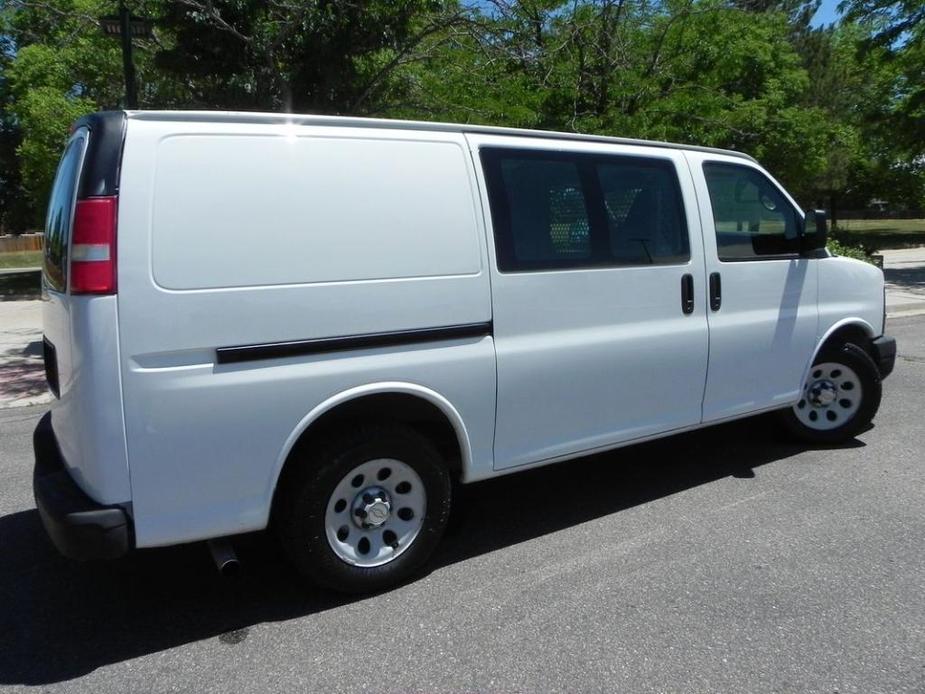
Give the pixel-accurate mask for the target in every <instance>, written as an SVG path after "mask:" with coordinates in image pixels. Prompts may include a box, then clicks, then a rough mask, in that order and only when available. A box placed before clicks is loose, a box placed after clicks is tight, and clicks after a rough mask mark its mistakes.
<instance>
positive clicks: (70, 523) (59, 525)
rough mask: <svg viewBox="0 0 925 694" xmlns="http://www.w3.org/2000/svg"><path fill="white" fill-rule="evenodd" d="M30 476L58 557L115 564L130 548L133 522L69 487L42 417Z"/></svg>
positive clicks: (72, 485)
mask: <svg viewBox="0 0 925 694" xmlns="http://www.w3.org/2000/svg"><path fill="white" fill-rule="evenodd" d="M32 446H33V448H34V450H35V470H34V472H33V476H32V491H33V493H34V494H35V505H36V506H37V507H38V511H39V516H41V518H42V525H44V526H45V531H46V532H47V533H48V536H49V537H50V538H51V541H52V542H53V543H54V545H55V547H56V548H57V549H58V551H59V552H61V554H63V555H64V556H66V557H70V558H71V559H81V560H85V559H115V558H116V557H120V556H122V555H123V554H126V553H127V552H128V551H129V550H130V549H131V548H132V544H133V532H132V521H131V519H130V518H129V516H128V514H127V513H126V512H125V509H123V508H121V507H119V506H104V505H102V504H98V503H97V502H95V501H94V500H93V499H91V498H90V497H89V496H87V495H86V494H85V493H84V492H83V490H82V489H80V487H78V486H77V483H76V482H74V480H73V478H72V477H71V475H70V473H69V472H68V471H67V467H66V466H65V464H64V459H63V458H62V457H61V451H60V450H59V448H58V442H57V440H56V439H55V433H54V431H53V430H52V427H51V413H50V412H49V413H47V414H46V415H45V416H44V417H42V419H41V420H39V423H38V426H37V427H36V428H35V433H34V434H33V435H32Z"/></svg>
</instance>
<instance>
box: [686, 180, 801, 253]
mask: <svg viewBox="0 0 925 694" xmlns="http://www.w3.org/2000/svg"><path fill="white" fill-rule="evenodd" d="M703 168H704V174H705V176H706V179H707V188H708V189H709V191H710V202H711V205H712V207H713V222H714V225H715V227H716V247H717V252H718V254H719V259H720V260H749V259H754V258H760V257H763V256H775V255H793V254H796V253H798V251H799V238H798V229H799V226H798V225H799V217H798V215H797V211H796V209H795V208H794V207H793V205H791V204H790V202H789V201H788V200H787V199H786V198H785V197H784V196H783V195H782V194H781V192H780V191H779V190H778V188H777V186H775V185H774V184H773V183H772V182H771V181H770V179H768V178H767V176H764V175H763V174H762V173H761V172H760V171H756V170H755V169H752V168H750V167H747V166H737V165H735V164H717V163H710V164H704V167H703Z"/></svg>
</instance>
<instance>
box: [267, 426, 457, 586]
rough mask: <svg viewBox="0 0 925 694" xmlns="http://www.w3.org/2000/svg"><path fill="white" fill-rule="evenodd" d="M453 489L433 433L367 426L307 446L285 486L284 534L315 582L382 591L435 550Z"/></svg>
mask: <svg viewBox="0 0 925 694" xmlns="http://www.w3.org/2000/svg"><path fill="white" fill-rule="evenodd" d="M450 489H451V485H450V477H449V473H448V472H447V468H446V465H445V464H444V461H443V460H442V459H441V456H440V454H439V453H438V452H437V450H436V448H434V446H433V445H432V444H431V442H430V441H429V440H428V439H426V438H425V437H423V436H422V435H421V434H419V433H418V432H417V431H415V430H414V429H412V428H410V427H406V426H402V425H376V426H364V427H361V428H358V429H355V430H352V431H344V432H341V433H340V434H338V435H335V436H334V437H332V438H330V439H329V440H328V441H327V443H326V444H324V445H323V446H321V447H318V448H316V449H314V450H311V451H307V452H306V454H305V460H303V461H300V467H299V468H298V469H297V470H296V471H295V473H294V474H292V475H291V476H290V477H289V478H288V479H287V480H286V482H285V487H284V488H283V489H282V490H281V496H280V498H279V509H278V514H277V520H276V527H277V532H278V533H279V535H280V538H281V540H282V544H283V546H284V548H285V550H286V552H287V554H288V555H289V557H290V558H291V559H292V561H293V562H294V563H295V565H296V567H297V568H298V569H299V571H300V572H301V573H302V574H303V575H305V576H306V577H308V578H309V579H311V580H312V581H313V582H315V583H317V584H320V585H322V586H325V587H327V588H331V589H333V590H338V591H342V592H347V593H364V592H370V591H376V590H381V589H383V588H387V587H389V586H391V585H394V584H396V583H398V582H400V581H402V580H404V579H406V578H408V577H409V576H410V575H411V574H413V573H414V572H415V571H416V570H417V569H419V568H420V567H421V565H422V564H423V563H424V562H426V561H427V559H428V558H429V557H430V555H431V554H432V553H433V550H434V548H435V547H436V546H437V543H438V542H439V540H440V537H441V536H442V535H443V530H444V528H445V527H446V522H447V518H448V516H449V510H450V495H451V492H450Z"/></svg>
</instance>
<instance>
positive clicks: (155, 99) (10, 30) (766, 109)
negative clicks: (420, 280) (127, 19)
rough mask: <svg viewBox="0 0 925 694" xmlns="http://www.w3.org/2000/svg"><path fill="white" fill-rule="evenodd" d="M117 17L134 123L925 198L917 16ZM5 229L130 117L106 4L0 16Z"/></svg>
mask: <svg viewBox="0 0 925 694" xmlns="http://www.w3.org/2000/svg"><path fill="white" fill-rule="evenodd" d="M818 1H819V0H568V1H563V0H519V1H515V0H488V1H486V0H483V1H481V2H478V3H475V2H473V3H466V2H457V1H456V0H367V1H365V2H358V1H352V0H342V1H338V2H335V1H334V0H304V1H299V2H296V1H295V0H126V2H127V4H128V5H129V7H130V8H131V10H132V12H133V13H134V14H135V15H137V16H141V17H145V18H147V19H149V20H150V21H151V22H153V24H154V27H155V31H154V38H153V39H148V40H137V39H136V40H135V42H134V48H135V51H134V53H135V63H136V66H137V71H138V80H139V84H140V99H141V102H142V104H141V105H142V107H144V108H224V109H262V110H282V111H294V112H311V113H331V114H356V115H383V116H395V117H407V118H419V119H441V120H451V121H462V122H482V123H492V124H497V125H510V126H520V127H531V128H546V129H559V130H568V131H580V132H591V133H603V134H613V135H623V136H630V137H642V138H654V139H664V140H674V141H682V142H692V143H697V144H704V145H715V146H722V147H732V148H736V149H740V150H744V151H746V152H749V153H751V154H753V155H755V156H756V157H758V158H759V159H760V160H761V161H762V162H763V163H764V164H766V165H767V166H768V167H769V168H770V169H771V171H772V172H774V173H775V174H776V175H777V176H778V177H779V178H780V179H781V180H782V181H783V182H784V184H785V185H786V186H787V187H788V188H789V189H791V190H792V191H793V192H795V193H796V194H797V196H798V197H799V198H801V199H802V200H804V201H805V202H806V203H808V204H821V203H824V204H826V205H827V206H829V207H830V208H831V209H832V210H833V211H836V210H837V209H838V208H840V207H841V206H843V205H847V204H850V205H854V206H858V205H864V204H866V202H867V201H868V200H870V199H871V198H873V197H877V198H882V199H885V200H888V201H889V202H891V203H892V204H894V205H899V206H903V205H904V206H909V207H914V206H919V205H922V204H923V197H925V193H923V191H925V174H923V168H925V163H923V162H925V136H923V134H922V133H923V132H925V121H923V116H925V91H923V90H925V79H923V75H925V49H923V40H922V37H923V33H925V28H923V21H922V19H923V12H925V10H923V7H922V5H921V2H920V0H895V1H893V0H846V2H845V3H844V9H845V10H846V13H847V14H846V17H847V19H845V20H844V21H842V22H840V23H839V24H837V25H836V26H834V27H826V28H817V27H814V26H812V25H811V22H810V19H811V17H812V15H813V13H814V12H815V10H816V9H817V7H818ZM0 2H2V4H0V104H2V107H3V108H2V113H0V171H2V173H0V184H2V189H0V223H2V224H6V225H8V226H14V227H17V228H21V227H22V226H24V225H30V224H31V225H34V224H37V223H38V218H39V217H40V216H41V210H42V208H43V207H44V202H45V198H46V196H47V192H48V185H49V181H50V180H51V178H52V175H53V171H54V167H55V165H56V161H57V157H58V155H59V152H60V150H61V145H62V142H63V140H64V139H65V138H66V136H67V130H68V125H69V123H70V122H72V121H73V119H74V118H75V117H76V116H78V115H80V114H82V113H84V112H87V111H92V110H96V109H105V108H119V107H121V105H122V89H123V87H122V74H121V69H122V68H121V54H120V48H119V44H118V41H117V40H114V39H113V38H111V37H108V36H106V35H104V34H103V33H102V32H101V31H100V29H99V25H98V22H99V19H100V17H102V16H106V15H111V14H113V13H114V12H115V11H116V2H115V0H28V1H27V0H5V1H3V0H0Z"/></svg>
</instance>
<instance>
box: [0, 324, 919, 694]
mask: <svg viewBox="0 0 925 694" xmlns="http://www.w3.org/2000/svg"><path fill="white" fill-rule="evenodd" d="M889 330H890V332H892V333H893V334H895V335H896V336H897V338H898V339H899V341H900V343H899V345H900V355H901V356H900V359H899V361H898V363H897V367H896V372H895V373H894V374H893V376H891V378H890V379H888V380H887V381H886V385H885V394H884V402H883V406H882V408H881V411H880V415H879V417H878V418H877V420H876V422H875V426H874V427H873V428H872V429H870V430H869V431H867V432H865V433H864V434H863V435H861V436H860V437H859V439H858V440H856V441H854V442H853V443H852V444H850V445H848V446H845V447H842V448H838V449H816V450H809V449H806V448H803V447H799V446H794V445H790V444H786V443H780V442H778V440H777V438H776V435H775V429H774V428H773V426H772V425H771V423H770V422H769V420H768V419H767V418H758V419H753V420H749V421H746V422H740V423H737V424H731V425H725V426H722V427H717V428H714V429H711V430H706V431H703V432H698V433H694V434H690V435H685V436H682V437H678V438H674V439H669V440H665V441H662V442H657V443H653V444H647V445H643V446H637V447H633V448H630V449H624V450H623V451H619V452H615V453H610V454H606V455H600V456H596V457H593V458H588V459H586V460H583V461H580V462H574V463H570V464H565V465H561V466H555V467H552V468H547V469H544V470H538V471H534V472H529V473H523V474H520V475H514V476H511V477H508V478H504V479H501V480H496V481H493V482H486V483H482V484H479V485H476V486H473V487H469V488H467V489H466V491H465V496H464V498H463V499H462V503H461V504H460V508H459V513H458V514H457V515H456V517H455V518H454V522H453V528H452V532H451V534H450V535H449V536H448V537H447V538H446V540H445V541H444V544H443V547H442V550H441V551H440V553H439V556H438V557H437V558H436V561H435V562H434V564H433V566H432V568H431V570H430V571H429V573H428V574H427V575H425V576H423V577H422V578H420V579H418V580H417V581H416V582H413V583H411V584H409V585H406V586H403V587H401V588H398V589H396V590H393V591H390V592H388V593H385V594H382V595H378V596H373V597H368V598H364V599H347V598H342V597H337V596H332V595H330V594H325V593H322V592H318V591H315V590H312V589H306V588H303V587H302V586H300V584H299V583H298V581H297V580H296V578H295V577H294V575H293V574H292V573H290V571H289V569H288V568H287V566H286V565H285V563H284V562H283V561H282V560H281V559H280V558H279V556H278V554H277V552H276V550H275V549H274V548H273V545H272V544H269V543H268V542H266V541H265V538H262V537H261V536H259V535H258V536H253V537H251V538H248V539H247V540H245V541H244V542H242V543H240V547H239V554H240V556H241V558H242V561H243V562H244V569H245V573H244V576H243V577H242V578H241V579H240V580H237V581H227V580H223V579H220V578H219V577H218V576H217V575H216V573H215V570H214V568H213V566H212V564H211V561H210V559H209V557H208V555H207V552H206V550H205V548H204V547H203V546H202V545H192V546H187V547H181V548H172V549H164V550H155V551H144V552H137V553H135V555H133V556H132V557H130V558H128V559H126V560H122V561H119V562H114V563H102V564H85V565H81V564H74V563H70V562H68V561H66V560H64V559H61V558H59V557H58V556H57V555H56V554H55V553H54V551H53V550H52V548H51V547H50V545H49V543H48V541H47V540H46V539H45V537H44V535H43V533H42V530H41V528H40V525H39V520H38V517H37V515H36V512H35V511H34V510H33V506H32V501H31V496H30V495H31V492H30V475H31V449H30V439H29V436H30V433H31V430H32V428H33V426H34V424H35V422H36V420H37V418H38V417H39V415H40V414H41V410H40V409H38V408H19V409H11V410H6V411H3V412H0V689H6V688H8V687H12V688H13V689H16V688H19V687H20V686H23V685H26V686H30V685H31V686H36V687H40V688H42V689H43V690H46V689H47V690H50V691H86V692H95V693H97V692H120V693H121V692H129V691H146V692H147V691H151V692H168V691H171V692H172V691H190V692H212V691H214V692H222V694H228V693H229V692H249V691H318V692H321V691H324V692H336V691H422V692H423V691H426V692H432V691H468V692H474V691H480V692H481V691H484V692H491V691H499V692H500V691H505V692H506V691H544V692H546V691H626V692H634V693H635V692H648V691H652V692H657V691H664V692H707V691H722V692H750V693H757V692H863V693H864V694H876V693H878V692H884V693H890V694H892V693H894V692H925V419H923V409H925V317H918V318H906V319H901V320H894V321H891V323H890V326H889Z"/></svg>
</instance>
